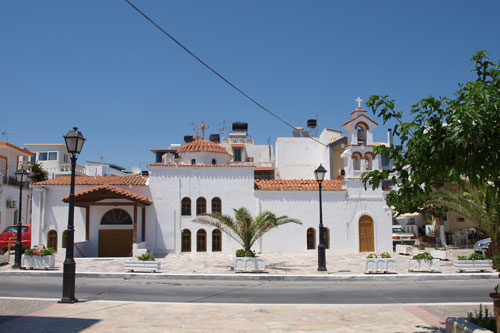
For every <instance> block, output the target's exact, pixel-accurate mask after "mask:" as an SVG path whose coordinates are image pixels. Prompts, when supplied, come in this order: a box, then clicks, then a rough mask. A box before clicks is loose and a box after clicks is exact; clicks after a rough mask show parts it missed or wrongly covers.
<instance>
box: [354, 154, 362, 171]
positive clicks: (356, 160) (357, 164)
mask: <svg viewBox="0 0 500 333" xmlns="http://www.w3.org/2000/svg"><path fill="white" fill-rule="evenodd" d="M352 167H353V169H354V170H361V155H360V154H359V153H354V154H352Z"/></svg>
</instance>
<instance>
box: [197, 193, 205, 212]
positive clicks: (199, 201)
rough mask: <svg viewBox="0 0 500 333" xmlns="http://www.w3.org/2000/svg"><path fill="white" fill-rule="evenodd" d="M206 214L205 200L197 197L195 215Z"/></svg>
mask: <svg viewBox="0 0 500 333" xmlns="http://www.w3.org/2000/svg"><path fill="white" fill-rule="evenodd" d="M206 213H207V200H205V198H203V197H199V198H198V199H197V200H196V215H202V214H206Z"/></svg>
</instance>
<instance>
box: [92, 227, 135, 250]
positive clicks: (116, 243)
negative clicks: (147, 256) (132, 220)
mask: <svg viewBox="0 0 500 333" xmlns="http://www.w3.org/2000/svg"><path fill="white" fill-rule="evenodd" d="M132 237H133V230H122V229H118V230H99V257H130V256H132Z"/></svg>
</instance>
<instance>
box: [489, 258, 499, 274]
mask: <svg viewBox="0 0 500 333" xmlns="http://www.w3.org/2000/svg"><path fill="white" fill-rule="evenodd" d="M491 263H492V264H493V268H494V269H496V270H497V271H498V272H500V254H497V255H494V256H493V257H492V258H491Z"/></svg>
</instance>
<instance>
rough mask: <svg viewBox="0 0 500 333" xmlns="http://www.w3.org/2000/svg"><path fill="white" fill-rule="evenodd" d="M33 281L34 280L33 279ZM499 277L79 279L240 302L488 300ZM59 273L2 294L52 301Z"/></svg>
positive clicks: (150, 297)
mask: <svg viewBox="0 0 500 333" xmlns="http://www.w3.org/2000/svg"><path fill="white" fill-rule="evenodd" d="M34 279H36V282H35V283H34V281H33V280H34ZM497 283H498V281H497V280H496V279H495V280H465V281H342V282H341V281H329V282H327V281H316V282H311V281H307V282H305V281H303V282H299V281H213V280H207V281H198V280H168V281H165V280H163V281H162V280H141V279H126V278H125V279H101V278H79V279H77V281H76V297H77V298H79V299H82V300H109V301H141V302H182V303H240V304H254V303H257V304H396V303H399V304H401V303H464V302H465V303H477V302H484V303H489V302H491V300H490V298H489V296H488V295H489V293H490V292H492V291H493V288H494V287H495V286H496V284H497ZM61 285H62V280H61V278H60V277H36V278H35V277H29V276H19V277H12V276H10V277H8V276H6V277H0V296H1V297H21V298H22V297H31V298H49V299H51V298H52V299H57V298H59V297H60V296H61V289H62V287H61Z"/></svg>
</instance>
